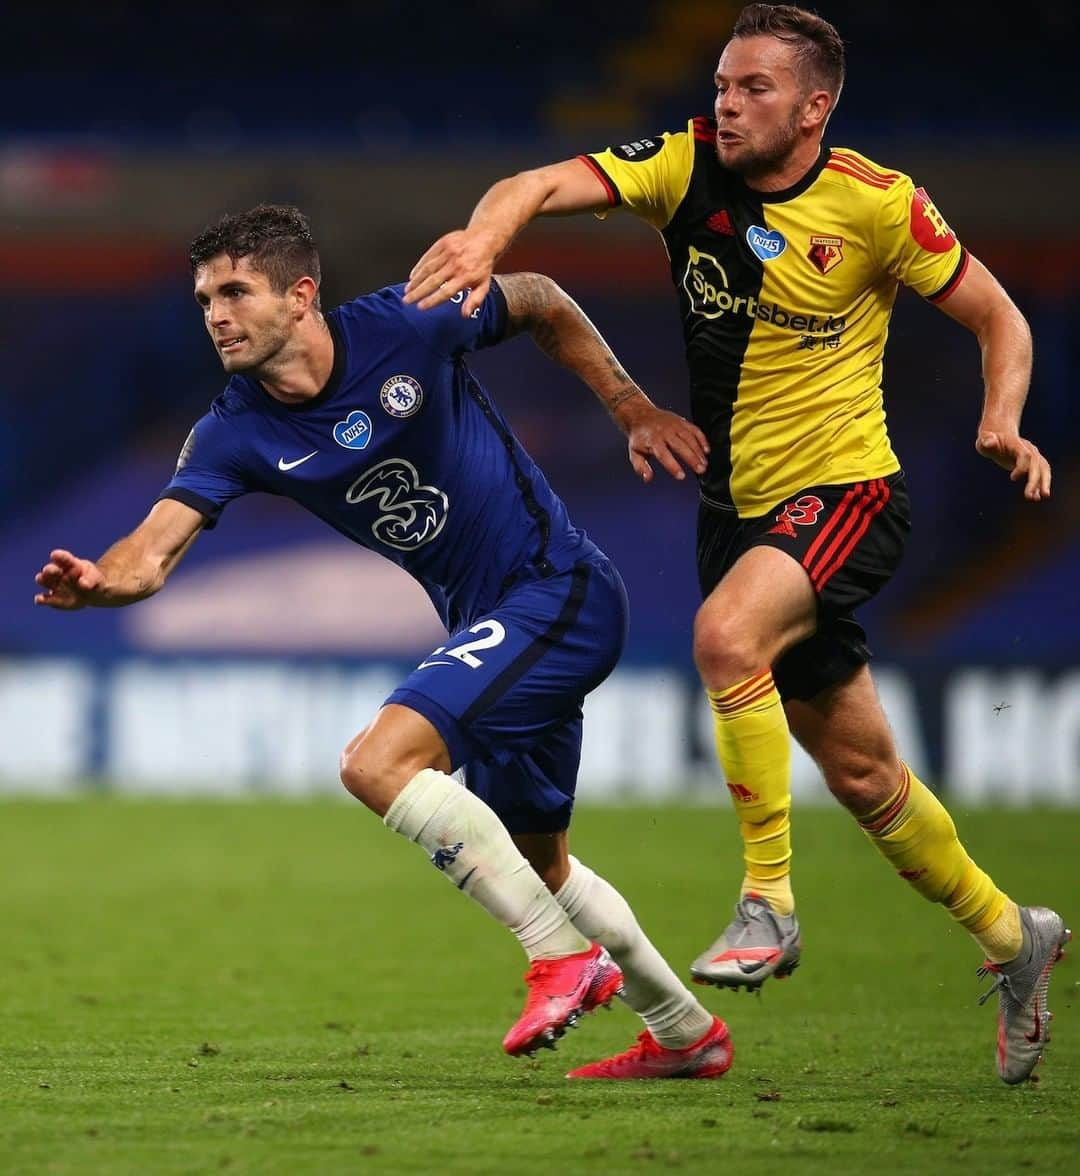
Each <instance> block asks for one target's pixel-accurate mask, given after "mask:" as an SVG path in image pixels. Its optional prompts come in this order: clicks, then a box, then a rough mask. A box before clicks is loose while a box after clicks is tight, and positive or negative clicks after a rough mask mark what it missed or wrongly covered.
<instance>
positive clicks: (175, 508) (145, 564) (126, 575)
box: [34, 498, 205, 610]
mask: <svg viewBox="0 0 1080 1176" xmlns="http://www.w3.org/2000/svg"><path fill="white" fill-rule="evenodd" d="M204 522H205V519H204V518H203V516H202V515H201V514H199V512H198V511H197V510H192V508H191V507H190V506H185V505H184V504H183V503H182V502H176V501H174V500H173V499H171V498H163V499H162V500H161V501H160V502H157V503H155V504H154V507H153V509H152V510H151V511H150V513H149V514H148V515H147V516H146V518H145V519H144V520H143V521H142V522H141V523H140V524H139V525H138V526H137V527H136V528H135V530H134V531H132V532H131V534H130V535H128V536H126V537H125V538H124V539H120V540H118V541H117V542H116V543H114V544H113V545H112V547H110V548H109V550H108V551H106V552H105V554H104V555H103V556H102V557H101V558H100V559H99V560H98V561H97V562H96V563H95V562H94V561H93V560H89V559H82V558H80V557H79V556H77V555H72V553H71V552H70V551H65V550H63V549H62V548H58V549H57V550H55V551H53V552H52V553H51V554H50V556H49V562H48V563H47V564H46V565H45V566H44V567H43V568H42V569H41V571H40V572H38V574H37V575H36V576H35V577H34V579H35V580H36V581H37V583H38V584H39V585H40V586H41V588H42V591H41V592H39V593H38V594H37V595H36V596H35V597H34V603H35V604H45V605H48V606H49V607H50V608H59V609H67V610H70V609H76V608H85V607H86V606H87V605H93V606H94V607H96V608H119V607H120V606H121V605H124V604H134V603H135V601H137V600H143V599H145V598H146V597H147V596H152V595H153V594H154V593H155V592H157V590H158V589H159V588H160V587H161V586H162V585H163V584H164V583H165V580H166V578H167V577H168V575H169V573H170V572H171V571H172V570H173V568H174V567H176V565H177V564H178V563H179V562H180V559H181V557H182V556H183V555H184V553H185V552H186V551H187V549H188V548H189V547H190V546H191V545H192V543H194V542H195V537H196V536H197V535H198V533H199V531H201V530H202V526H203V523H204Z"/></svg>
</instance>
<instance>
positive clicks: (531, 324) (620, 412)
mask: <svg viewBox="0 0 1080 1176" xmlns="http://www.w3.org/2000/svg"><path fill="white" fill-rule="evenodd" d="M498 282H499V288H500V289H501V290H502V292H503V295H504V297H505V298H506V308H507V312H508V320H507V337H509V336H511V335H516V334H519V333H520V332H523V331H527V332H528V333H529V334H530V335H531V336H532V338H533V340H534V342H535V343H536V345H537V346H538V347H539V348H540V350H541V351H543V352H544V353H545V354H546V355H549V356H550V357H551V358H552V359H554V360H555V361H556V362H557V363H560V364H562V365H563V367H566V368H569V369H570V371H572V372H573V373H574V374H575V375H576V376H578V377H579V378H580V379H581V380H583V381H584V382H585V383H586V384H588V386H589V387H590V388H591V389H592V390H593V392H595V393H596V398H597V399H598V400H599V401H600V403H601V404H603V406H604V407H605V408H606V409H607V410H608V412H609V413H610V414H611V417H612V419H613V420H614V421H615V423H616V424H617V425H618V426H619V428H620V429H621V430H622V431H623V433H625V434H626V437H627V441H628V445H629V452H630V464H631V465H632V466H633V467H634V471H635V472H636V473H637V474H638V476H639V477H640V478H641V479H642V481H644V482H649V481H651V480H652V476H653V471H652V465H651V464H650V460H649V459H650V458H655V459H656V460H657V461H658V462H659V463H660V464H661V465H662V466H663V467H664V469H666V470H667V472H668V473H669V474H671V476H672V477H673V478H677V479H679V480H682V479H683V478H684V477H685V474H684V473H683V465H682V464H680V463H684V464H685V465H687V466H688V467H689V468H690V469H691V470H693V472H694V473H695V474H703V473H704V472H705V455H706V454H707V453H708V452H709V444H708V442H707V441H706V439H705V434H704V433H702V431H701V430H700V429H699V428H698V427H697V426H696V425H693V424H691V423H690V422H689V421H687V420H684V419H683V418H682V417H681V416H679V415H678V414H677V413H673V412H668V411H666V410H665V409H662V408H658V407H657V406H656V405H655V404H653V402H652V401H651V400H650V399H649V398H648V396H646V395H645V393H644V392H643V391H642V390H641V388H639V387H638V385H637V384H636V383H634V381H633V380H632V379H631V378H630V377H629V376H628V375H627V374H626V372H625V370H624V369H623V366H622V364H621V363H619V361H618V360H617V359H616V358H615V355H614V353H613V352H612V350H611V348H610V347H608V345H607V343H605V342H604V339H603V337H602V336H601V334H600V332H599V331H598V330H597V329H596V328H595V327H594V326H593V325H592V323H591V322H589V320H588V318H587V317H586V316H585V314H584V312H583V311H582V309H581V307H580V306H578V304H577V303H576V302H575V301H574V300H573V299H572V298H571V297H570V296H569V295H568V294H567V293H566V292H565V291H564V290H562V289H561V288H560V287H559V286H558V285H557V284H556V283H555V282H553V281H552V280H551V279H550V278H548V277H545V276H544V275H543V274H500V275H499V277H498Z"/></svg>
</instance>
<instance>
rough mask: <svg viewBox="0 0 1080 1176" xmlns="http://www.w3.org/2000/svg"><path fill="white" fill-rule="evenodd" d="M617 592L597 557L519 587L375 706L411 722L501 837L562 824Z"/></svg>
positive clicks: (622, 616) (617, 624) (614, 576)
mask: <svg viewBox="0 0 1080 1176" xmlns="http://www.w3.org/2000/svg"><path fill="white" fill-rule="evenodd" d="M628 616H629V610H628V605H627V600H626V589H625V588H624V587H623V582H622V579H621V577H620V576H619V573H618V572H617V571H616V570H615V567H614V566H613V565H612V563H611V562H610V561H609V560H608V559H607V558H606V557H599V558H596V557H594V558H591V559H588V560H584V561H582V562H581V563H579V564H577V565H576V566H575V567H574V568H573V569H571V570H570V571H568V572H560V573H558V574H556V575H554V576H550V577H548V578H547V579H539V578H535V579H533V578H530V579H527V580H525V581H523V582H519V583H518V584H516V585H515V586H514V587H513V588H511V589H510V591H509V592H507V594H506V595H505V596H504V597H503V598H502V600H501V601H499V604H498V606H497V607H496V608H494V609H493V610H492V611H491V612H490V613H488V614H487V615H486V616H484V617H482V618H481V619H480V620H478V621H476V622H475V623H474V624H472V625H470V626H469V628H467V629H463V630H461V631H460V632H458V633H456V634H455V635H454V637H453V638H452V639H451V640H450V641H449V642H448V643H447V644H446V645H445V646H439V648H438V649H435V650H433V651H432V652H431V653H430V654H429V655H428V656H427V657H426V658H424V660H423V661H422V662H421V663H420V665H419V666H417V668H416V669H415V670H414V671H413V672H412V673H411V674H410V675H409V676H408V678H406V679H405V681H404V682H403V683H402V684H401V685H400V686H399V687H398V688H397V690H395V691H394V693H393V694H391V695H390V697H389V698H388V699H387V700H386V701H387V702H388V703H389V702H393V703H398V704H399V705H401V706H407V707H409V708H410V709H412V710H414V711H416V712H418V713H419V714H422V715H423V716H424V717H425V718H426V719H427V720H428V721H429V722H430V723H431V724H432V725H433V726H434V727H435V729H436V730H437V731H438V732H439V734H440V735H441V736H442V738H443V741H444V742H445V743H446V746H447V748H448V749H449V752H450V761H451V763H452V765H453V767H454V768H455V769H456V768H458V767H462V766H463V767H464V768H465V783H466V786H467V787H468V788H469V790H470V791H471V792H474V793H476V795H477V796H479V797H480V798H481V800H483V801H485V802H486V803H487V804H488V805H489V806H490V807H491V808H493V809H494V810H495V812H496V813H498V814H499V817H500V818H501V819H502V821H503V823H504V824H505V825H506V827H507V828H508V829H509V830H510V832H511V833H557V832H560V831H561V830H563V829H565V828H566V827H567V826H568V825H569V823H570V813H571V811H572V809H573V807H574V789H575V787H576V785H577V770H578V762H579V760H580V758H581V704H582V702H583V701H584V698H585V695H586V694H588V693H589V691H590V690H592V689H594V688H595V687H596V686H598V685H599V684H600V683H601V682H602V681H603V680H604V679H605V678H606V677H607V676H608V674H610V673H611V671H612V669H613V668H614V666H615V663H616V662H617V661H618V660H619V655H620V654H621V653H622V648H623V645H624V643H625V641H626V631H627V623H628Z"/></svg>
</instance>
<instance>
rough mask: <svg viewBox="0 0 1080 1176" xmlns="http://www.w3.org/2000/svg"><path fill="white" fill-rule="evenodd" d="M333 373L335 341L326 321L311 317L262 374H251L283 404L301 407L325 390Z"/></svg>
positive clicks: (318, 317)
mask: <svg viewBox="0 0 1080 1176" xmlns="http://www.w3.org/2000/svg"><path fill="white" fill-rule="evenodd" d="M333 369H334V339H333V336H332V335H331V334H330V329H329V327H327V325H326V320H325V319H324V318H323V317H322V315H319V316H317V317H315V316H312V317H309V318H308V319H305V321H304V322H303V323H302V324H301V326H300V327H299V328H298V329H297V332H296V335H295V336H294V337H293V338H292V339H291V340H290V341H289V343H288V344H287V345H286V346H285V347H284V348H283V349H282V350H281V352H280V353H279V354H278V355H276V356H275V357H274V358H273V359H272V360H271V361H270V362H269V363H268V364H267V365H266V366H265V367H264V368H263V369H262V370H260V371H259V372H256V373H252V374H253V375H254V376H255V378H256V379H257V380H258V381H259V383H260V384H261V385H262V386H263V388H264V389H265V390H266V392H267V394H268V395H269V396H272V397H273V398H274V399H275V400H280V401H281V403H282V404H292V405H295V404H303V403H304V401H306V400H313V399H314V398H315V397H316V396H318V395H319V393H320V392H321V391H322V390H323V388H325V387H326V383H327V381H328V380H329V379H330V373H331V372H332V371H333Z"/></svg>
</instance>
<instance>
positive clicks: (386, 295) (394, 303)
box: [326, 283, 407, 330]
mask: <svg viewBox="0 0 1080 1176" xmlns="http://www.w3.org/2000/svg"><path fill="white" fill-rule="evenodd" d="M404 290H405V285H404V283H399V284H398V285H396V286H384V287H383V288H382V289H381V290H372V291H369V292H368V293H366V294H360V295H358V296H357V297H356V298H352V299H350V300H349V301H348V302H343V303H341V305H340V306H335V307H334V309H333V310H331V311H328V312H327V315H326V317H327V318H332V319H334V320H335V321H336V322H337V323H338V325H339V326H340V327H341V328H342V329H343V330H348V329H350V328H353V327H356V326H360V325H367V326H370V325H371V323H372V321H374V320H380V319H381V320H384V321H387V322H389V321H391V320H393V319H395V318H400V317H401V316H402V315H403V314H404V313H405V311H406V310H407V307H406V306H405V305H404V303H403V302H402V301H401V299H402V295H403V293H404Z"/></svg>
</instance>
